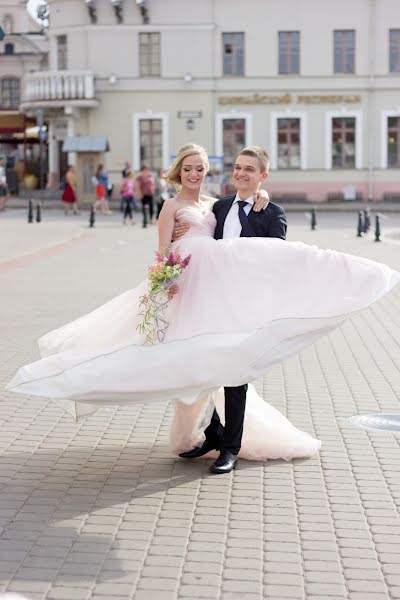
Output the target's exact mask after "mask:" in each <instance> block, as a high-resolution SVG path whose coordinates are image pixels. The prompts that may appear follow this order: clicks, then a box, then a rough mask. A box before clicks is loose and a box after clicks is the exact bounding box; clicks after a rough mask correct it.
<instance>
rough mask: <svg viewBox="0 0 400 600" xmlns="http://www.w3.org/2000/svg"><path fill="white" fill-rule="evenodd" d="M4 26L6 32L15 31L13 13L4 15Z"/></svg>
mask: <svg viewBox="0 0 400 600" xmlns="http://www.w3.org/2000/svg"><path fill="white" fill-rule="evenodd" d="M3 27H4V31H5V32H6V33H13V31H14V19H13V17H12V15H4V18H3Z"/></svg>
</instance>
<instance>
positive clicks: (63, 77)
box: [23, 70, 94, 102]
mask: <svg viewBox="0 0 400 600" xmlns="http://www.w3.org/2000/svg"><path fill="white" fill-rule="evenodd" d="M93 99H94V76H93V73H92V72H91V71H72V70H71V71H38V72H36V73H30V74H28V75H25V90H24V100H23V102H40V101H46V102H48V101H51V100H93Z"/></svg>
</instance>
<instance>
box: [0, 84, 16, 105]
mask: <svg viewBox="0 0 400 600" xmlns="http://www.w3.org/2000/svg"><path fill="white" fill-rule="evenodd" d="M0 86H1V87H0V91H1V101H0V104H1V107H2V108H4V109H10V108H18V107H19V103H20V81H19V79H16V78H15V77H10V78H8V79H2V80H1V81H0Z"/></svg>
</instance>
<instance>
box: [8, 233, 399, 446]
mask: <svg viewBox="0 0 400 600" xmlns="http://www.w3.org/2000/svg"><path fill="white" fill-rule="evenodd" d="M177 245H178V246H179V249H180V252H181V255H182V256H186V255H187V254H191V255H192V259H191V262H190V265H189V267H188V268H187V269H186V271H185V272H184V273H183V276H182V278H181V281H180V282H179V292H178V294H177V295H176V296H175V297H174V298H173V299H172V300H171V301H170V302H169V304H168V307H167V310H166V319H167V321H168V323H169V327H168V329H167V332H166V336H165V339H164V341H163V342H162V343H156V344H153V345H146V344H145V340H144V338H143V336H142V335H141V334H139V333H138V331H137V326H138V324H139V323H140V321H141V318H142V317H141V314H140V308H139V303H140V297H141V296H143V294H145V293H146V291H147V289H148V283H147V281H144V282H143V283H141V284H139V285H138V286H137V287H136V288H134V289H132V290H128V291H127V292H125V293H123V294H122V295H120V296H118V297H117V298H114V299H112V300H110V301H109V302H107V303H106V304H104V305H103V306H101V307H99V308H98V309H96V310H94V311H93V312H91V313H89V314H87V315H85V316H83V317H81V318H80V319H77V320H76V321H73V322H72V323H69V324H67V325H64V326H63V327H61V328H59V329H56V330H55V331H52V332H50V333H48V334H46V335H45V336H43V337H42V338H41V339H40V340H39V346H40V352H41V356H42V359H41V360H39V361H37V362H34V363H32V364H30V365H26V366H24V367H22V368H21V369H19V371H18V372H17V374H16V375H15V377H14V379H13V380H12V381H11V382H10V383H9V385H8V389H11V390H13V391H16V392H20V393H24V394H33V395H39V396H46V397H49V398H52V399H54V400H55V401H57V402H59V403H61V404H62V405H63V406H64V408H67V409H68V407H69V408H71V407H72V408H73V410H74V411H75V414H77V415H78V416H80V415H85V414H87V413H88V412H91V411H93V405H94V408H96V407H99V406H100V405H107V404H113V403H117V404H134V403H147V402H160V401H169V400H174V401H179V404H181V403H183V404H186V405H193V404H194V403H196V402H198V405H197V406H196V407H194V408H193V409H192V414H191V416H190V418H189V415H190V410H189V407H184V408H188V412H187V413H186V417H187V421H188V423H190V425H188V426H187V427H186V429H185V430H184V428H183V427H182V426H179V427H178V429H179V430H180V431H182V438H183V441H182V440H180V438H179V436H178V435H175V439H176V442H177V443H176V449H177V450H182V449H185V450H187V449H188V446H191V445H192V444H193V443H195V442H198V441H199V440H201V435H202V430H203V429H204V426H205V425H206V424H207V423H206V421H207V418H208V419H209V417H210V414H211V413H210V406H213V402H214V401H215V399H216V397H215V393H216V392H217V390H218V389H219V388H221V387H223V386H239V385H242V384H245V383H248V382H251V381H253V380H255V379H256V378H259V377H261V376H263V375H264V374H265V373H266V372H267V371H268V370H269V369H270V368H271V367H272V366H273V365H275V364H277V363H279V362H281V361H282V360H284V359H286V358H288V357H289V356H292V355H293V354H296V353H298V352H299V351H300V350H302V349H303V348H305V347H306V346H308V345H310V344H312V343H313V342H315V341H316V340H317V339H318V338H320V337H321V336H322V335H325V334H326V333H328V332H329V331H331V330H332V329H334V328H335V327H337V326H338V325H340V324H341V323H343V321H344V320H345V319H346V318H348V317H350V316H352V315H353V314H355V313H356V312H357V311H360V310H362V309H364V308H366V307H367V306H369V305H370V304H371V303H373V302H375V301H376V300H378V299H379V298H381V297H382V296H383V295H384V294H386V293H387V292H389V291H390V290H391V289H392V288H393V286H394V285H395V284H396V283H397V282H398V281H399V279H400V275H399V273H397V272H395V271H393V270H392V269H390V268H389V267H387V266H386V265H383V264H379V263H375V262H372V261H370V260H367V259H364V258H360V257H357V256H352V255H348V254H343V253H339V252H335V251H331V250H321V249H319V248H317V247H315V246H309V245H306V244H302V243H300V242H285V241H283V240H279V239H270V238H245V239H243V238H241V239H231V240H218V241H216V240H214V239H212V238H210V237H205V236H204V237H203V236H199V237H185V238H182V239H181V240H180V241H179V243H178V242H176V243H175V246H177ZM218 394H219V396H220V394H221V392H218ZM218 394H217V397H218ZM213 395H214V396H213ZM271 400H273V399H271ZM71 401H72V402H71ZM202 403H203V405H204V411H203V412H202V410H203V409H202V408H201V406H202ZM179 404H177V406H178V410H176V421H175V425H174V428H175V430H176V424H177V422H178V421H179V419H180V418H181V417H182V416H183V420H184V419H185V417H184V412H185V411H184V410H183V409H182V407H181V408H180V410H181V411H182V414H178V413H179ZM253 408H254V410H253ZM246 412H247V417H246V418H250V419H251V417H250V415H251V414H254V415H256V416H255V419H254V423H253V422H252V419H251V423H250V424H249V423H247V427H246V429H247V432H246V431H245V436H244V446H243V448H244V449H245V447H246V445H247V446H248V444H247V442H246V441H245V440H246V439H247V438H251V439H252V440H253V439H260V440H264V441H265V439H266V437H268V439H271V440H274V441H273V444H272V445H273V446H274V447H275V448H278V447H279V445H278V444H277V440H278V438H279V431H280V429H279V427H281V426H283V427H284V428H285V431H287V432H288V438H287V439H291V440H293V439H294V438H296V440H298V439H301V440H303V441H304V439H307V444H305V446H306V447H307V448H308V449H307V450H305V449H304V444H303V445H301V444H300V446H301V447H302V448H303V452H305V454H302V455H309V452H310V447H311V448H313V452H315V451H316V449H317V448H318V444H319V443H318V442H317V441H316V440H314V441H312V443H311V446H310V444H309V441H310V440H312V438H309V436H308V438H309V439H308V438H307V434H304V433H303V432H298V430H295V431H296V432H298V433H296V435H294V428H293V427H292V425H291V424H290V423H289V422H288V421H286V420H285V418H284V417H282V415H280V413H278V412H277V411H275V409H273V407H271V406H270V405H267V404H266V403H264V401H263V400H262V399H260V398H259V397H258V396H257V394H256V392H255V390H252V391H251V392H250V393H249V402H248V406H247V410H246ZM207 415H208V416H207ZM200 417H201V418H200ZM199 419H200V420H199ZM200 422H201V425H202V426H201V427H199V423H200ZM270 422H273V423H274V428H273V431H275V432H277V435H276V436H275V437H274V436H272V435H270V431H269V429H268V431H269V432H268V436H265V435H264V434H262V433H261V435H259V433H260V427H261V431H264V430H265V428H266V427H267V426H268V424H269V423H270ZM260 423H261V425H260ZM253 426H254V427H256V428H257V432H258V433H257V435H254V436H253V435H252V434H250V431H251V428H252V427H253ZM199 432H200V433H199ZM298 435H300V438H299V437H298ZM185 436H186V437H185ZM187 436H189V437H187ZM190 436H192V437H190ZM246 436H247V438H246ZM304 436H306V437H304ZM195 438H196V439H195ZM282 439H286V438H282ZM179 440H180V441H179ZM252 443H253V442H252ZM293 443H294V446H296V443H297V442H293ZM289 445H290V444H288V443H286V442H285V443H284V446H285V448H286V450H283V449H282V448H281V449H280V450H279V451H278V452H277V454H278V455H279V456H280V457H282V458H285V457H292V456H296V455H298V451H297V450H296V449H294V450H290V449H289ZM244 451H245V450H244ZM245 452H246V454H247V456H251V455H254V456H258V457H272V455H274V457H276V456H275V453H274V452H271V451H270V450H268V452H267V455H268V456H266V454H265V448H264V450H263V449H262V448H261V449H260V448H259V447H258V446H257V447H255V446H254V444H253V449H251V448H250V450H249V451H248V450H246V451H245ZM296 452H297V454H296Z"/></svg>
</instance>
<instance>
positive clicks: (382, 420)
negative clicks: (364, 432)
mask: <svg viewBox="0 0 400 600" xmlns="http://www.w3.org/2000/svg"><path fill="white" fill-rule="evenodd" d="M349 422H350V423H351V424H352V425H354V426H355V427H359V428H361V429H381V430H382V431H400V414H399V415H387V414H377V415H355V416H354V417H350V418H349Z"/></svg>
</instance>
